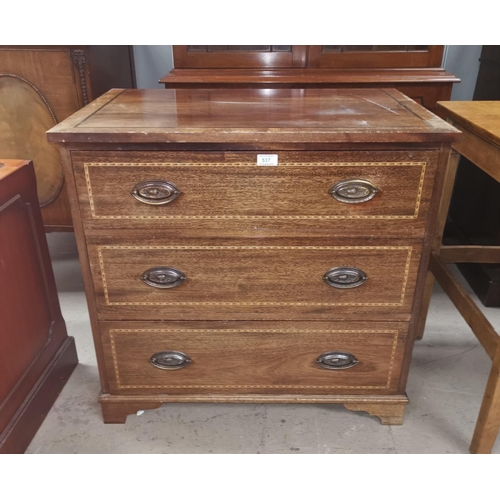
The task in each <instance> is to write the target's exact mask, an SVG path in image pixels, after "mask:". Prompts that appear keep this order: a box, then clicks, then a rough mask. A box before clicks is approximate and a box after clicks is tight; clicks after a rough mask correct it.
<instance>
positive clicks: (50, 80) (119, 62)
mask: <svg viewBox="0 0 500 500" xmlns="http://www.w3.org/2000/svg"><path fill="white" fill-rule="evenodd" d="M113 87H128V88H129V87H135V73H134V60H133V52H132V47H128V46H107V45H86V46H66V45H64V46H54V45H52V46H0V115H1V116H2V120H1V123H0V157H3V158H30V159H31V160H33V162H34V165H35V172H36V177H37V189H38V198H39V200H40V206H41V207H42V218H43V221H44V225H45V228H46V229H47V230H51V231H69V230H72V222H71V213H70V208H69V202H68V196H67V194H66V188H65V186H64V175H63V170H62V164H61V157H60V155H59V151H58V150H57V148H56V147H55V146H54V145H53V144H49V143H48V142H47V139H46V136H45V132H46V131H47V130H48V129H49V128H51V127H53V126H54V125H55V124H56V123H58V122H59V121H61V120H64V119H65V118H67V117H68V116H70V115H71V114H73V113H74V112H75V111H77V110H78V109H80V108H82V107H83V106H85V105H86V104H88V103H89V102H90V101H92V99H95V98H96V97H98V96H100V95H101V94H103V93H104V92H106V91H107V90H109V89H110V88H113Z"/></svg>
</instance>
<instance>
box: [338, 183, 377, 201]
mask: <svg viewBox="0 0 500 500" xmlns="http://www.w3.org/2000/svg"><path fill="white" fill-rule="evenodd" d="M329 193H330V194H331V195H332V196H333V198H335V199H336V200H337V201H340V202H342V203H364V202H366V201H370V200H371V199H372V198H373V197H374V196H375V195H376V194H377V193H378V189H377V188H376V187H375V186H374V185H373V184H372V183H371V182H370V181H364V180H362V179H348V180H346V181H339V182H336V183H335V184H334V185H333V186H332V187H331V188H330V191H329Z"/></svg>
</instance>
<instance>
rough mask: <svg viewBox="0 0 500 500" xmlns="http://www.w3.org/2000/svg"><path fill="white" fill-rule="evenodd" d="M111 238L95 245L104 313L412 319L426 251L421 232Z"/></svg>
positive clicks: (179, 317)
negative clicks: (375, 239)
mask: <svg viewBox="0 0 500 500" xmlns="http://www.w3.org/2000/svg"><path fill="white" fill-rule="evenodd" d="M140 240H141V239H140V238H134V241H140ZM101 241H102V240H101ZM104 241H106V240H104ZM108 241H111V242H112V243H111V244H110V243H108ZM108 241H106V243H102V242H100V243H97V242H95V241H92V240H91V241H90V244H89V247H88V251H89V257H90V263H91V269H92V277H93V280H94V289H95V292H96V300H97V308H98V312H99V315H100V317H101V319H146V318H147V319H166V320H174V319H175V320H183V319H193V320H197V319H206V320H214V319H217V320H219V319H233V320H235V319H240V320H242V319H250V320H251V319H303V318H305V317H306V318H308V319H328V318H332V317H333V318H336V319H346V320H353V319H357V318H362V317H364V318H367V317H368V318H374V317H380V318H381V319H383V318H389V317H390V319H392V320H403V321H407V320H409V317H410V312H411V305H412V301H413V295H414V288H415V283H416V279H417V272H418V268H419V263H420V256H421V242H420V241H410V242H408V241H403V242H402V241H394V240H387V241H384V240H381V242H380V243H379V244H377V245H367V244H366V240H365V239H364V240H361V239H360V240H349V242H346V241H344V240H337V241H331V240H329V241H328V242H327V243H325V241H324V240H321V242H318V241H315V244H310V243H309V244H297V243H296V241H294V244H292V243H291V242H288V243H287V241H283V240H282V241H280V242H279V244H276V242H273V244H264V243H262V242H261V241H259V242H258V244H255V241H252V242H250V243H249V242H248V241H247V242H242V241H241V240H240V241H239V242H238V243H236V242H229V243H228V241H227V240H220V241H218V240H213V241H210V242H209V243H207V244H205V243H204V242H198V241H196V240H194V241H193V240H183V241H181V242H178V243H168V242H165V241H159V242H155V244H130V243H127V242H126V240H122V241H123V242H122V243H120V242H116V241H115V240H108ZM149 241H150V240H149ZM149 241H147V243H149Z"/></svg>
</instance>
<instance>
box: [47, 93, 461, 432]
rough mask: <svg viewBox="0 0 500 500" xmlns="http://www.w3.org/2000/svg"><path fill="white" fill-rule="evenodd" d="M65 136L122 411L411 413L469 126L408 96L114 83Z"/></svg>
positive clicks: (96, 320)
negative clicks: (451, 169) (426, 298)
mask: <svg viewBox="0 0 500 500" xmlns="http://www.w3.org/2000/svg"><path fill="white" fill-rule="evenodd" d="M48 137H49V140H50V141H53V142H58V143H59V144H60V147H61V151H62V155H63V161H64V168H65V172H66V179H67V181H68V192H69V196H70V203H71V208H72V215H73V220H74V222H75V232H76V236H77V240H78V248H79V254H80V259H81V263H82V268H83V273H84V278H85V288H86V294H87V300H88V304H89V309H90V315H91V320H92V329H93V334H94V340H95V346H96V351H97V357H98V363H99V370H100V375H101V383H102V393H101V396H100V402H101V405H102V409H103V414H104V420H105V422H124V421H125V420H126V417H127V415H128V414H130V413H135V412H136V411H138V410H141V409H147V408H156V407H159V406H161V405H162V404H164V403H168V402H263V403H265V402H269V403H272V402H280V403H342V404H344V405H345V406H346V407H348V408H350V409H352V410H364V411H367V412H369V413H371V414H373V415H377V416H378V417H380V419H381V421H382V423H387V424H400V423H402V419H403V413H404V407H405V405H406V404H407V402H408V399H407V396H406V394H405V386H406V379H407V375H408V370H409V366H410V360H411V352H412V346H413V337H414V330H415V326H416V321H417V320H418V316H419V309H420V302H421V298H422V291H423V285H424V281H425V274H426V270H427V262H428V258H429V253H430V249H431V245H432V240H433V230H434V221H435V217H434V215H435V213H436V210H437V208H438V204H439V198H440V190H441V184H442V180H443V175H444V173H445V169H446V163H447V159H448V156H449V152H450V143H451V142H452V141H454V140H456V139H457V137H458V131H456V130H455V129H454V128H453V127H451V126H450V125H448V124H447V123H446V122H444V121H443V120H441V119H440V118H438V117H436V116H435V115H433V114H432V113H431V112H429V111H427V110H426V109H424V108H423V107H421V106H420V105H418V104H416V103H415V102H414V101H412V100H411V99H409V98H407V97H406V96H404V95H403V94H401V93H400V92H398V91H395V90H381V89H357V90H352V89H351V90H349V89H337V90H333V89H280V90H276V89H275V90H269V89H261V90H257V89H254V90H250V89H246V90H244V89H205V90H202V89H198V90H195V89H184V90H118V89H115V90H111V91H109V92H108V93H106V94H105V95H103V96H102V97H100V98H99V99H97V100H96V101H94V102H93V103H91V104H90V105H88V106H87V107H85V108H84V109H82V110H80V111H78V112H77V113H75V114H74V115H73V116H71V117H70V118H68V119H67V120H65V121H64V122H62V123H60V124H59V125H57V126H55V127H54V128H52V129H51V130H50V131H49V133H48Z"/></svg>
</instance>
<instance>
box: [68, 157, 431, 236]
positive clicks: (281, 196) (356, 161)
mask: <svg viewBox="0 0 500 500" xmlns="http://www.w3.org/2000/svg"><path fill="white" fill-rule="evenodd" d="M257 156H258V153H257V152H254V153H246V152H245V153H224V152H219V153H217V152H214V153H185V152H93V153H92V152H73V153H72V157H73V166H74V169H75V174H76V181H77V186H78V191H79V197H80V203H81V212H82V216H83V221H84V225H85V226H86V227H87V228H103V227H116V228H119V227H144V226H163V227H177V226H179V227H192V226H193V225H198V226H199V225H200V224H201V227H228V228H229V227H232V226H237V227H243V228H245V227H255V225H256V224H258V225H261V224H263V225H265V226H266V225H270V226H271V227H272V226H273V224H274V227H282V226H285V227H294V226H296V225H299V226H307V225H311V224H312V225H315V224H319V225H320V226H321V227H323V228H325V229H328V230H330V231H331V230H332V229H333V228H345V230H346V231H349V232H351V233H352V232H356V231H360V232H362V234H366V233H367V232H368V233H369V234H374V235H376V236H378V235H379V234H380V230H381V229H382V230H384V228H386V229H387V230H390V228H391V225H394V224H395V225H396V227H397V228H400V231H401V232H403V228H404V234H405V236H409V234H408V231H410V232H413V233H414V234H413V235H414V236H422V235H423V231H424V226H425V219H426V214H427V211H428V208H429V203H430V197H431V193H432V184H433V178H434V173H435V169H436V164H437V157H438V153H437V152H418V151H413V152H385V151H369V152H328V153H324V152H323V153H318V152H315V153H313V152H311V153H310V152H294V153H293V152H280V153H276V156H277V157H278V165H276V166H258V165H257ZM221 224H222V226H221ZM242 224H243V226H242Z"/></svg>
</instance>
